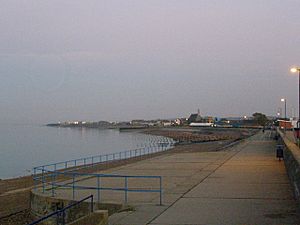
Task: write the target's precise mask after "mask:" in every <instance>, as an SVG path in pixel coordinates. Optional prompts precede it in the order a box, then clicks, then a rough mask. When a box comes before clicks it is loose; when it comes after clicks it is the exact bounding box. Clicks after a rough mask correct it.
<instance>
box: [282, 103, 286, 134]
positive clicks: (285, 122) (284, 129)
mask: <svg viewBox="0 0 300 225" xmlns="http://www.w3.org/2000/svg"><path fill="white" fill-rule="evenodd" d="M281 101H282V102H284V132H285V130H286V99H285V98H282V99H281Z"/></svg>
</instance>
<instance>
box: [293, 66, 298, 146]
mask: <svg viewBox="0 0 300 225" xmlns="http://www.w3.org/2000/svg"><path fill="white" fill-rule="evenodd" d="M291 72H292V73H297V72H298V77H299V78H298V80H299V85H298V86H299V89H298V101H299V103H298V121H297V128H298V129H297V137H298V132H299V122H300V67H293V68H291ZM298 139H299V137H298ZM297 142H298V147H299V140H297Z"/></svg>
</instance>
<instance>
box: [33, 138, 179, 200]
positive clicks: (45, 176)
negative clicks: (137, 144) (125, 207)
mask: <svg viewBox="0 0 300 225" xmlns="http://www.w3.org/2000/svg"><path fill="white" fill-rule="evenodd" d="M164 140H166V141H165V142H159V143H156V144H152V145H148V146H146V147H144V148H138V149H133V150H127V151H124V152H118V153H112V154H106V155H98V156H92V157H86V158H80V159H74V160H68V161H64V162H58V163H53V164H48V165H43V166H38V167H35V168H34V169H33V170H34V174H33V179H34V184H35V190H36V191H37V189H38V188H37V187H38V186H39V187H40V190H41V191H42V193H46V192H47V193H49V192H50V193H51V195H52V196H55V194H56V190H58V189H59V188H61V189H62V188H65V189H71V190H72V199H73V200H75V198H76V190H87V189H88V190H94V191H96V192H97V201H98V202H100V201H101V192H102V191H119V192H124V202H125V203H126V204H127V203H128V193H130V192H148V193H159V203H160V205H161V204H162V177H161V176H128V175H115V174H96V173H80V172H78V170H81V169H84V168H89V167H94V166H96V165H101V164H107V163H109V162H113V161H117V160H124V159H129V158H136V157H142V156H145V155H148V154H153V153H157V152H162V151H165V150H168V149H170V148H172V146H173V144H174V143H175V142H174V141H173V140H172V139H169V138H165V139H164ZM62 177H63V179H62ZM103 178H115V179H121V180H123V181H124V183H123V187H104V186H103V185H101V180H102V179H103ZM86 179H94V180H95V183H94V185H92V186H90V185H89V186H86V185H79V182H80V181H83V180H86ZM132 179H139V180H141V179H148V180H149V179H152V180H153V179H154V180H157V181H158V182H157V183H158V188H152V189H150V188H148V189H145V188H129V185H128V182H129V180H132Z"/></svg>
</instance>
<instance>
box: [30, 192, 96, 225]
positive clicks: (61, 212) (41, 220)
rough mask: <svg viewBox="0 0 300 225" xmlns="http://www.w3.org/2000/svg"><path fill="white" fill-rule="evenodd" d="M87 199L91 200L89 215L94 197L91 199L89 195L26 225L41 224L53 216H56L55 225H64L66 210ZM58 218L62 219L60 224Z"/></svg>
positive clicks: (91, 196)
mask: <svg viewBox="0 0 300 225" xmlns="http://www.w3.org/2000/svg"><path fill="white" fill-rule="evenodd" d="M88 199H91V206H90V210H91V213H92V212H93V211H94V197H93V195H90V196H88V197H86V198H84V199H81V200H80V201H78V202H75V203H73V204H70V205H68V206H66V207H64V208H63V209H60V210H57V211H55V212H53V213H50V214H49V215H47V216H44V217H42V218H40V219H38V220H36V221H34V222H32V223H30V224H28V225H35V224H38V223H41V222H43V221H45V220H47V219H49V218H51V217H53V216H57V217H56V224H62V225H65V224H66V220H65V216H66V210H68V209H70V208H73V207H75V206H77V205H79V204H81V203H82V202H84V201H86V200H88ZM61 216H62V217H61ZM60 217H61V218H62V219H61V223H60V219H59V218H60Z"/></svg>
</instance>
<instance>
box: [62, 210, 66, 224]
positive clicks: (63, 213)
mask: <svg viewBox="0 0 300 225" xmlns="http://www.w3.org/2000/svg"><path fill="white" fill-rule="evenodd" d="M65 216H66V213H65V210H63V211H62V224H63V225H65V224H66V219H65Z"/></svg>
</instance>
